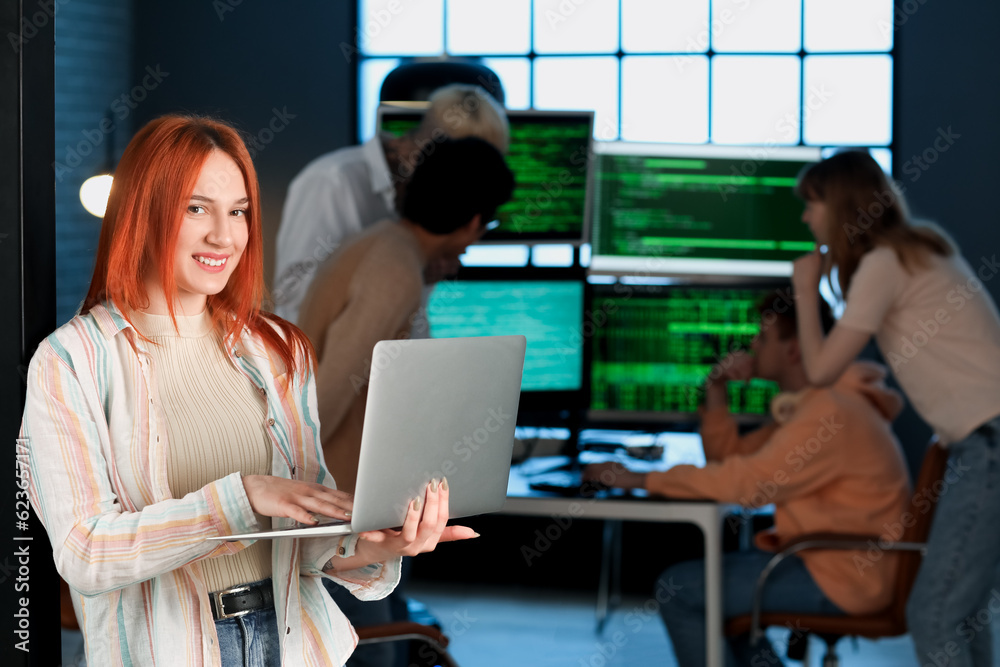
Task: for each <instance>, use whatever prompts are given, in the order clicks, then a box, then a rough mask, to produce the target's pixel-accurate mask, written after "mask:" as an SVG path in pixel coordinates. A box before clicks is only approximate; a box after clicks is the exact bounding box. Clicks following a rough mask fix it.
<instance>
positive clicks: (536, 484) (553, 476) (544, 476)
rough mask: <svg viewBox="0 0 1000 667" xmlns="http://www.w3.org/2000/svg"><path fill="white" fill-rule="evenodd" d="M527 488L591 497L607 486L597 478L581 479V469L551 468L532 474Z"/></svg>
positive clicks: (569, 496) (563, 494) (573, 496)
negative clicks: (547, 470)
mask: <svg viewBox="0 0 1000 667" xmlns="http://www.w3.org/2000/svg"><path fill="white" fill-rule="evenodd" d="M530 480H531V481H530V482H529V483H528V488H530V489H531V490H532V491H541V492H544V493H555V494H558V495H561V496H566V497H568V498H592V497H594V496H595V495H597V494H598V493H600V492H602V491H607V490H608V488H609V487H608V486H607V485H606V484H602V483H601V482H599V481H597V480H588V481H586V482H585V481H583V471H582V470H553V471H551V472H544V473H540V474H537V475H532V476H531V477H530Z"/></svg>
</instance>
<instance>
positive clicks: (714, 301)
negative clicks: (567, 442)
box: [588, 282, 791, 424]
mask: <svg viewBox="0 0 1000 667" xmlns="http://www.w3.org/2000/svg"><path fill="white" fill-rule="evenodd" d="M789 289H790V288H789V284H788V282H774V283H770V282H769V283H761V282H755V283H743V284H740V283H730V284H692V283H674V284H628V283H622V282H611V283H606V284H595V285H591V290H592V297H591V303H590V308H589V313H590V315H589V318H590V319H591V320H592V322H593V324H592V326H591V327H590V329H591V331H592V334H593V343H592V350H591V354H592V360H591V401H590V411H589V413H588V421H590V422H593V423H602V422H615V423H616V422H623V421H624V422H633V423H636V424H647V423H648V424H657V423H662V422H693V421H695V420H696V414H695V413H696V411H697V409H698V406H699V404H700V403H701V401H702V397H703V386H704V382H705V380H706V378H707V377H708V374H709V373H710V372H711V369H712V366H713V365H714V364H716V363H717V362H718V361H719V360H721V359H722V358H723V357H724V356H725V355H726V354H728V353H729V352H731V351H735V350H739V349H749V347H750V342H751V340H752V339H753V337H754V336H755V335H756V334H757V333H758V331H759V330H760V327H759V319H760V315H759V311H758V304H759V303H760V302H761V300H762V299H764V298H765V297H768V296H773V295H774V294H775V292H776V290H778V291H780V293H781V294H783V295H786V296H787V298H791V295H790V292H789ZM727 390H728V395H729V405H730V410H731V411H732V412H733V413H734V414H735V415H738V417H739V419H740V420H741V421H746V422H754V421H760V420H761V419H763V417H764V415H766V414H767V412H768V410H769V406H770V400H771V398H772V397H773V396H774V395H775V394H776V393H777V385H775V384H774V383H771V382H766V381H763V380H759V379H754V380H752V381H750V382H749V383H745V384H744V383H738V382H730V383H728V384H727Z"/></svg>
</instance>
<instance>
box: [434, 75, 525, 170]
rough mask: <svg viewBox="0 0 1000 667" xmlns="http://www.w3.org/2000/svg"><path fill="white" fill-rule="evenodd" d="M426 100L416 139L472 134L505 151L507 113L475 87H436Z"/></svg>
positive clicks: (489, 96)
mask: <svg viewBox="0 0 1000 667" xmlns="http://www.w3.org/2000/svg"><path fill="white" fill-rule="evenodd" d="M429 103H430V106H428V107H427V111H426V112H425V113H424V117H423V120H422V121H421V122H420V125H419V126H418V127H417V129H416V131H415V132H414V137H415V138H416V139H417V140H418V141H422V142H425V141H428V140H435V139H437V140H440V139H442V138H444V137H448V138H451V139H463V138H465V137H476V138H479V139H483V140H485V141H488V142H489V143H491V144H493V146H495V147H496V149H497V150H499V151H500V152H501V153H506V152H507V147H508V145H509V144H510V127H509V125H508V124H507V113H506V112H505V111H504V109H503V107H502V106H500V104H499V103H498V102H497V101H496V100H495V99H493V97H492V96H491V95H490V94H489V93H487V92H486V91H485V90H483V89H482V88H480V87H479V86H473V85H469V84H461V83H456V84H452V85H450V86H444V87H443V88H438V89H437V90H435V91H434V93H433V94H432V95H431V97H430V100H429Z"/></svg>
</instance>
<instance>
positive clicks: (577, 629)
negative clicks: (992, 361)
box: [62, 582, 1000, 667]
mask: <svg viewBox="0 0 1000 667" xmlns="http://www.w3.org/2000/svg"><path fill="white" fill-rule="evenodd" d="M409 590H410V594H411V596H412V597H414V598H415V599H418V600H420V601H421V602H423V603H424V604H425V605H426V606H427V608H428V610H429V611H430V612H431V613H432V614H434V616H436V617H437V619H438V621H439V622H440V623H441V625H442V627H443V628H444V631H445V633H446V634H447V635H448V636H449V637H450V638H451V648H450V650H451V652H452V655H453V657H454V658H455V659H456V661H457V662H458V664H459V665H461V667H511V666H512V665H513V666H515V667H548V666H553V667H554V666H557V665H558V666H566V667H646V666H647V665H656V666H663V667H671V666H673V665H676V662H675V661H674V659H673V655H672V653H671V651H670V639H669V638H668V637H667V634H666V631H665V630H664V629H663V624H662V622H661V621H660V617H659V615H657V613H656V612H655V611H654V610H651V609H650V608H648V607H647V606H646V603H647V600H646V599H645V598H642V597H627V598H626V599H624V600H623V601H622V604H621V605H620V606H619V607H618V608H617V610H616V611H615V612H614V613H613V614H612V615H611V617H610V618H609V619H608V622H607V626H606V627H605V629H604V632H603V634H602V635H600V636H599V635H597V634H596V633H595V617H594V602H595V597H594V595H591V594H587V593H580V592H567V591H561V590H560V591H546V590H539V589H518V588H510V587H505V588H499V587H495V586H492V587H491V586H467V585H461V586H458V585H454V586H452V585H445V584H440V583H434V584H421V583H417V582H413V583H411V584H410V587H409ZM991 626H992V632H993V638H994V640H993V650H994V656H995V658H994V661H993V664H995V665H1000V615H997V618H994V619H993V620H992V624H991ZM768 634H769V636H770V638H771V639H772V641H773V642H774V645H775V647H776V648H778V647H781V646H784V642H785V638H786V637H787V631H784V630H771V631H769V633H768ZM62 639H63V656H64V663H63V664H64V665H77V664H82V663H78V662H76V661H74V660H73V659H72V657H73V656H74V655H76V653H77V651H78V650H79V648H80V643H81V641H80V636H79V633H71V632H67V631H65V630H64V631H63V636H62ZM812 642H813V643H812V644H811V647H810V652H811V654H812V655H811V659H810V660H809V662H808V663H807V664H806V665H804V667H820V665H821V664H822V655H823V648H824V645H823V643H822V642H821V641H820V640H819V639H816V638H813V640H812ZM839 652H840V658H841V663H842V664H843V665H844V667H875V666H876V665H877V666H878V667H913V666H914V665H916V664H917V661H916V657H915V655H914V652H913V643H912V642H911V641H910V638H909V637H908V636H904V637H897V638H894V639H886V640H881V641H877V642H872V641H867V640H859V641H857V642H852V641H850V640H843V641H841V643H840V645H839ZM787 664H788V665H789V667H798V666H800V665H803V663H799V662H791V661H790V662H788V663H787ZM926 664H927V665H933V662H930V661H928V662H927V663H926Z"/></svg>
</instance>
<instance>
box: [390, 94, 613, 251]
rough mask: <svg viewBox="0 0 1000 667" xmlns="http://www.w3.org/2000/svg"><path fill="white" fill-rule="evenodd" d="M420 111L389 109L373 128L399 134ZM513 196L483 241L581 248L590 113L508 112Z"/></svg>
mask: <svg viewBox="0 0 1000 667" xmlns="http://www.w3.org/2000/svg"><path fill="white" fill-rule="evenodd" d="M422 116H423V112H422V111H420V110H414V109H409V108H399V107H393V106H388V105H383V106H380V107H379V109H378V120H377V127H378V128H379V129H380V130H381V131H384V132H388V133H391V134H395V135H402V134H405V133H406V132H409V131H410V130H412V129H413V128H415V127H416V126H417V125H418V124H419V122H420V119H421V117H422ZM507 120H508V122H509V123H510V148H509V150H508V151H507V164H508V165H509V166H510V168H511V171H513V172H514V181H515V187H514V196H513V198H512V199H511V201H509V202H507V203H506V204H504V205H503V206H501V207H500V209H499V210H498V211H497V220H498V221H499V223H500V225H499V226H498V227H497V228H496V229H493V230H491V231H490V232H488V233H487V234H486V236H484V237H483V241H487V242H489V241H496V242H507V243H511V242H516V243H538V242H561V243H574V242H575V243H580V242H582V241H584V240H585V239H586V238H587V232H588V229H587V227H588V224H589V223H588V219H589V208H588V206H589V198H588V196H587V184H588V180H589V177H590V173H589V172H590V169H589V168H590V151H591V139H592V136H593V128H594V113H593V112H592V111H508V112H507Z"/></svg>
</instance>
